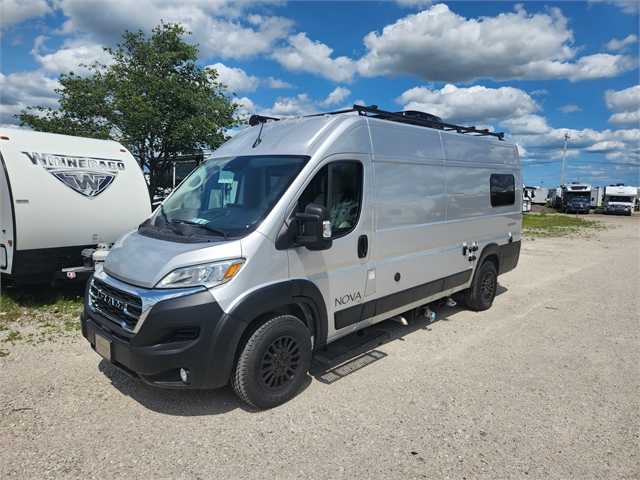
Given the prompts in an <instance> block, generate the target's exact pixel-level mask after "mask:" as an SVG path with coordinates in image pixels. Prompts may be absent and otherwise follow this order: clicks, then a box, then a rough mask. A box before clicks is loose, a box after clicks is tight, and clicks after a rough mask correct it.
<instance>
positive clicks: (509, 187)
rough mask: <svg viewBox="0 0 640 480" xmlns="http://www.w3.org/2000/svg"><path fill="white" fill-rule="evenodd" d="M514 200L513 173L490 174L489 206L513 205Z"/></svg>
mask: <svg viewBox="0 0 640 480" xmlns="http://www.w3.org/2000/svg"><path fill="white" fill-rule="evenodd" d="M515 201H516V185H515V179H514V177H513V175H498V174H494V175H491V206H492V207H500V206H502V205H513V204H514V203H515Z"/></svg>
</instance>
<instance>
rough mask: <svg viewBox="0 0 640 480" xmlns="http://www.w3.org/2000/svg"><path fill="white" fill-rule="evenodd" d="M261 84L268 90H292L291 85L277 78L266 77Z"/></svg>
mask: <svg viewBox="0 0 640 480" xmlns="http://www.w3.org/2000/svg"><path fill="white" fill-rule="evenodd" d="M263 83H264V84H265V85H266V86H267V87H269V88H293V85H291V84H290V83H287V82H285V81H282V80H278V79H277V78H273V77H268V78H265V79H264V81H263Z"/></svg>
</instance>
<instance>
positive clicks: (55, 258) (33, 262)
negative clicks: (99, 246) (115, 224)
mask: <svg viewBox="0 0 640 480" xmlns="http://www.w3.org/2000/svg"><path fill="white" fill-rule="evenodd" d="M14 247H15V239H14ZM93 247H95V245H72V246H68V247H54V248H34V249H32V250H16V249H15V248H14V250H13V265H12V267H11V273H4V272H3V273H2V276H3V277H5V276H6V277H7V278H9V279H10V280H11V281H12V282H13V283H16V284H26V283H39V282H48V281H50V280H53V279H55V278H56V273H57V272H59V271H61V270H62V269H63V268H70V267H82V266H83V265H84V259H83V258H82V250H84V249H85V248H93Z"/></svg>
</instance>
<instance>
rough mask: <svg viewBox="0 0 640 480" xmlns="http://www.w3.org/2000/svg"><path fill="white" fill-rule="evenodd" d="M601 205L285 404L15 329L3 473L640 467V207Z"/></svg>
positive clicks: (415, 474)
mask: <svg viewBox="0 0 640 480" xmlns="http://www.w3.org/2000/svg"><path fill="white" fill-rule="evenodd" d="M590 217H591V216H590ZM597 218H598V220H601V221H603V222H605V223H606V225H607V227H608V228H606V229H603V230H598V231H595V232H594V231H588V232H589V233H585V234H584V235H581V236H579V237H570V238H566V237H565V238H555V239H554V238H543V239H540V238H539V239H536V240H526V241H524V242H523V249H522V254H521V257H520V264H519V265H518V268H516V269H515V270H514V271H512V272H510V273H508V274H506V275H503V276H501V277H500V278H499V282H500V284H499V291H498V293H499V295H498V296H497V297H496V300H495V302H494V305H493V307H492V308H491V309H490V310H488V311H486V312H482V313H475V312H470V311H466V310H465V309H463V308H459V307H452V308H451V307H449V308H443V309H441V310H440V311H439V312H438V319H437V321H436V322H435V323H432V324H430V325H428V324H427V323H426V322H425V321H422V322H417V323H415V324H413V325H411V326H409V327H403V326H401V325H400V324H399V323H394V322H391V321H388V322H384V323H383V324H382V328H384V329H387V330H388V331H390V332H391V333H392V340H391V341H390V342H388V343H386V344H384V345H382V346H381V347H379V348H378V349H376V350H374V351H372V352H370V353H369V354H367V355H365V356H363V357H360V358H358V359H355V360H354V361H352V362H350V363H348V364H346V365H344V366H342V367H340V368H338V369H336V370H334V371H332V372H328V373H327V374H325V375H324V376H322V377H315V378H314V377H309V378H308V380H307V381H306V383H305V384H304V387H303V389H302V390H301V392H300V393H299V395H298V396H297V397H295V398H294V399H293V400H292V401H290V402H289V403H287V404H285V405H283V406H281V407H278V408H276V409H273V410H268V411H261V410H257V409H253V408H251V407H248V406H246V405H245V404H243V403H241V402H240V401H239V400H238V399H237V398H236V397H235V395H234V394H233V391H232V390H231V388H230V387H225V388H222V389H220V390H213V391H199V392H196V391H194V392H189V391H182V392H177V391H169V390H161V389H156V388H153V387H148V386H146V385H144V384H142V383H138V382H136V381H134V380H131V379H129V378H127V377H126V376H124V375H122V374H120V373H119V372H118V371H116V370H114V369H113V368H112V367H111V366H110V365H109V364H108V363H106V362H105V361H103V360H101V358H100V357H99V356H98V355H97V354H96V353H94V352H93V351H92V350H91V348H90V347H89V344H88V343H87V342H86V341H85V340H84V339H83V338H82V337H81V334H80V332H72V333H71V334H67V335H66V336H65V335H59V336H57V337H55V338H53V339H52V340H49V341H44V342H41V343H37V344H36V345H29V344H27V343H25V342H17V343H16V344H15V345H11V344H10V343H5V344H4V345H3V348H5V349H6V350H8V351H9V355H8V356H6V357H3V358H0V385H1V388H0V477H1V478H3V479H4V478H48V477H56V478H83V479H84V478H101V479H104V478H117V477H124V476H127V477H134V478H145V479H146V478H260V479H262V478H303V477H307V478H322V479H326V478H402V479H405V478H457V479H463V478H466V479H472V478H480V477H487V478H568V479H573V478H575V479H584V478H628V479H631V478H640V461H639V456H640V448H639V441H640V438H639V436H640V435H639V432H640V429H639V426H640V422H639V417H640V409H639V406H640V395H639V394H640V374H639V365H640V359H639V356H640V349H639V348H638V347H639V345H640V342H639V340H638V331H639V322H638V320H639V312H640V305H639V296H638V293H639V292H638V289H639V287H640V278H639V277H640V261H639V254H640V228H639V227H640V218H639V217H637V216H635V217H632V218H627V217H613V218H610V217H605V216H598V217H597ZM34 328H35V327H34Z"/></svg>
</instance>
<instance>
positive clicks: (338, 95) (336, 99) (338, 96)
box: [320, 87, 351, 107]
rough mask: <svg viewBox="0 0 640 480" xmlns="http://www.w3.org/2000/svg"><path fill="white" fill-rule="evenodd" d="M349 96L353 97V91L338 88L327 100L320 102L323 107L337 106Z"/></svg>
mask: <svg viewBox="0 0 640 480" xmlns="http://www.w3.org/2000/svg"><path fill="white" fill-rule="evenodd" d="M349 95H351V90H348V89H346V88H344V87H336V89H335V90H334V91H333V92H331V93H330V94H329V96H328V97H327V98H326V100H324V101H322V102H320V105H322V106H323V107H328V106H330V105H335V104H337V103H340V102H342V101H343V100H344V99H345V98H347V97H348V96H349Z"/></svg>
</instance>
